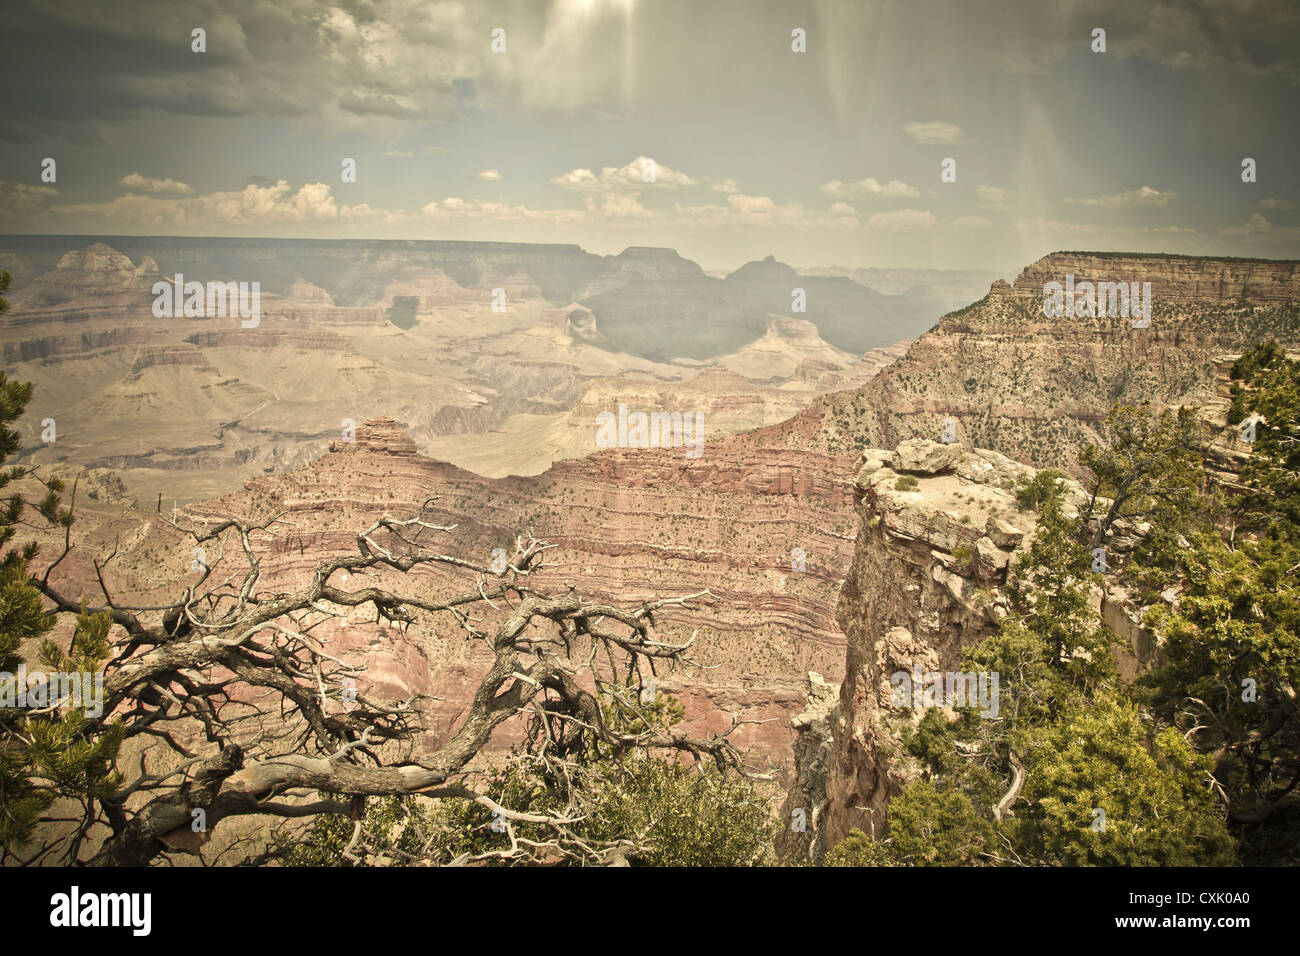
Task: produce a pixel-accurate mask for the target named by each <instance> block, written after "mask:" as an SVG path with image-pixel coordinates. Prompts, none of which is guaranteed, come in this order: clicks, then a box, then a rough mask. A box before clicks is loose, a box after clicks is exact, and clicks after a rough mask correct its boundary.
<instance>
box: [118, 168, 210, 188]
mask: <svg viewBox="0 0 1300 956" xmlns="http://www.w3.org/2000/svg"><path fill="white" fill-rule="evenodd" d="M117 184H118V185H119V186H127V187H129V188H131V189H143V190H146V191H147V192H151V193H192V192H194V190H193V189H191V188H190V187H189V186H187V185H185V184H184V183H182V182H177V181H176V180H175V179H150V178H149V177H147V176H141V175H140V174H139V173H128V174H127V175H125V176H123V177H122V178H121V179H119V180H118V181H117Z"/></svg>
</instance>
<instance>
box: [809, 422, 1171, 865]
mask: <svg viewBox="0 0 1300 956" xmlns="http://www.w3.org/2000/svg"><path fill="white" fill-rule="evenodd" d="M1036 474H1037V472H1036V470H1035V469H1034V468H1032V467H1030V466H1027V465H1023V464H1020V463H1018V462H1015V461H1013V460H1012V459H1010V458H1008V457H1007V456H1005V455H1002V454H1000V453H998V452H996V451H991V450H988V449H984V448H963V447H962V446H961V445H960V444H959V443H952V444H943V443H940V442H935V441H931V440H928V439H914V440H911V441H906V442H903V443H901V444H900V445H899V447H898V448H897V449H894V450H888V449H882V448H868V449H866V450H864V451H863V453H862V457H861V459H860V462H859V466H858V469H857V475H856V477H855V479H854V485H855V488H856V510H857V512H858V515H859V517H860V518H861V525H860V528H859V531H858V537H857V543H856V546H855V550H854V555H853V562H852V564H851V566H850V568H849V571H848V574H847V576H846V577H845V580H844V585H843V587H842V589H841V591H840V601H839V606H838V608H837V609H836V620H837V621H838V623H839V625H840V628H841V630H843V632H844V634H845V636H846V637H847V639H848V648H847V653H846V657H845V676H844V682H843V685H842V688H841V693H840V702H839V709H838V711H837V713H836V714H835V715H834V717H833V719H830V720H829V724H830V726H831V727H832V728H833V734H834V741H833V744H832V747H831V754H830V760H829V769H828V771H827V778H826V803H825V805H824V808H823V810H822V813H821V815H820V818H819V830H818V833H817V837H816V839H817V846H816V847H814V848H813V851H814V854H817V853H820V852H822V851H824V850H826V849H829V848H830V847H833V846H834V845H835V844H836V843H837V842H839V841H840V840H842V839H843V838H844V837H845V836H847V835H848V832H849V830H850V829H852V828H857V829H861V830H863V831H864V832H866V833H869V834H871V833H874V834H875V835H876V836H880V835H881V834H882V833H883V832H884V831H883V829H882V827H883V824H884V823H885V819H886V814H887V812H888V804H889V801H890V800H891V799H892V798H893V797H894V796H896V795H897V794H898V792H899V791H900V790H901V789H902V787H903V786H905V785H906V784H907V783H908V782H909V781H910V779H911V777H910V776H909V775H910V774H911V773H912V770H911V769H909V768H910V764H909V763H908V762H907V761H906V760H902V759H899V758H898V756H897V755H898V754H899V753H900V752H901V739H902V734H903V732H904V730H905V727H906V726H907V725H908V723H909V722H910V721H914V720H916V719H919V717H920V711H913V710H912V709H911V708H908V707H899V706H895V704H894V701H893V695H894V690H895V685H894V683H893V681H892V678H893V676H894V675H897V674H899V673H905V674H909V675H910V674H915V673H918V672H919V673H927V674H928V673H934V672H941V673H962V672H965V671H967V668H966V667H965V666H964V665H963V653H964V652H965V651H966V650H967V649H968V648H970V647H972V646H973V645H975V644H978V643H979V642H980V641H982V640H984V639H985V638H987V637H989V636H990V635H992V634H994V633H995V632H996V631H997V630H998V627H999V622H1000V621H1001V620H1002V619H1003V618H1004V617H1006V616H1007V614H1009V613H1011V606H1010V601H1009V595H1008V592H1007V585H1008V584H1009V583H1010V584H1013V583H1015V580H1014V575H1015V568H1014V566H1013V565H1014V562H1015V561H1016V559H1017V557H1018V556H1019V555H1020V554H1022V553H1023V552H1024V551H1025V550H1026V549H1027V548H1028V547H1029V546H1030V545H1031V544H1032V541H1033V537H1034V533H1035V531H1036V528H1037V519H1038V515H1037V513H1036V512H1034V511H1033V510H1031V509H1022V508H1021V507H1020V505H1019V503H1018V501H1017V498H1016V489H1017V482H1018V480H1019V479H1021V478H1024V479H1032V478H1033V476H1034V475H1036ZM1062 481H1063V483H1064V491H1065V499H1064V502H1063V511H1064V513H1065V514H1066V515H1067V516H1073V515H1077V514H1078V513H1079V509H1080V508H1081V507H1084V506H1085V504H1086V502H1087V500H1088V498H1087V495H1086V494H1085V492H1084V489H1083V488H1082V487H1081V486H1080V485H1079V484H1078V483H1077V482H1075V481H1073V480H1071V479H1069V478H1063V479H1062ZM1105 504H1106V503H1105V502H1101V505H1102V507H1105ZM1141 531H1142V529H1141V528H1140V527H1136V528H1135V527H1133V526H1131V525H1128V524H1127V523H1126V522H1116V526H1114V527H1113V528H1112V533H1111V535H1110V536H1109V537H1108V538H1107V539H1106V548H1107V551H1108V556H1111V557H1113V558H1115V559H1116V565H1115V567H1114V568H1112V570H1122V562H1123V557H1124V551H1125V550H1127V549H1130V548H1131V547H1132V546H1133V545H1134V544H1135V543H1136V539H1135V537H1134V536H1135V535H1138V534H1140V533H1141ZM1112 548H1113V549H1115V552H1114V553H1113V554H1112V553H1111V549H1112ZM1093 608H1094V610H1095V611H1096V613H1097V614H1098V616H1099V619H1100V620H1103V621H1105V623H1106V624H1108V625H1109V626H1110V627H1111V628H1112V630H1114V631H1115V632H1116V633H1117V634H1118V635H1119V636H1120V637H1121V639H1122V640H1123V641H1126V642H1127V643H1128V648H1127V649H1125V648H1124V647H1123V646H1122V645H1121V646H1120V647H1119V648H1117V649H1116V658H1117V662H1118V663H1119V665H1120V671H1121V675H1123V676H1131V675H1132V674H1133V673H1134V672H1135V671H1136V670H1137V669H1138V668H1139V667H1141V666H1143V665H1145V664H1147V663H1149V662H1151V661H1152V660H1153V659H1155V656H1156V654H1157V650H1156V648H1155V642H1154V639H1153V638H1152V637H1151V635H1150V634H1149V633H1147V632H1145V631H1143V630H1142V629H1141V628H1140V626H1139V625H1138V623H1137V622H1138V621H1139V620H1141V610H1142V609H1140V608H1135V607H1133V606H1132V603H1131V601H1130V600H1129V596H1128V594H1127V593H1126V592H1125V590H1124V588H1123V586H1122V584H1121V583H1120V582H1119V581H1118V580H1117V576H1116V575H1107V576H1106V579H1105V582H1104V584H1103V585H1102V586H1100V587H1098V588H1096V589H1095V590H1094V592H1093ZM994 694H996V691H994Z"/></svg>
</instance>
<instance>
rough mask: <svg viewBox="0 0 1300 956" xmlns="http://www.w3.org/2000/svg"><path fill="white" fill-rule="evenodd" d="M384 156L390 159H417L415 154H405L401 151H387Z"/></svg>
mask: <svg viewBox="0 0 1300 956" xmlns="http://www.w3.org/2000/svg"><path fill="white" fill-rule="evenodd" d="M384 155H385V156H387V157H388V158H389V159H415V154H414V153H407V152H403V151H402V150H400V149H389V150H385V151H384Z"/></svg>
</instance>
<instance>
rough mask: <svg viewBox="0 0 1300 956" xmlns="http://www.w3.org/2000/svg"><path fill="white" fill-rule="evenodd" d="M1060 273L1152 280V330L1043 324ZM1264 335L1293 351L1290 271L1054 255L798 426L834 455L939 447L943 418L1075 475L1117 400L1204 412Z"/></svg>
mask: <svg viewBox="0 0 1300 956" xmlns="http://www.w3.org/2000/svg"><path fill="white" fill-rule="evenodd" d="M1067 275H1073V276H1074V280H1075V282H1079V281H1083V280H1088V281H1092V282H1102V281H1106V282H1110V281H1115V282H1139V283H1140V282H1150V284H1151V299H1152V315H1151V323H1150V327H1148V328H1133V327H1132V319H1131V318H1124V317H1116V318H1110V317H1104V318H1087V317H1082V318H1080V317H1067V318H1048V317H1046V316H1045V315H1044V314H1043V301H1044V294H1043V286H1044V285H1045V284H1046V283H1048V282H1062V283H1064V282H1065V280H1066V276H1067ZM1269 338H1276V339H1277V340H1278V341H1279V342H1281V343H1282V344H1283V345H1284V346H1287V347H1290V348H1296V347H1300V263H1297V262H1293V261H1264V260H1241V259H1210V258H1190V257H1178V256H1137V255H1101V254H1095V253H1053V254H1052V255H1049V256H1045V257H1044V258H1043V259H1040V260H1039V261H1038V262H1035V263H1033V264H1032V265H1030V266H1029V267H1028V268H1026V269H1025V270H1024V272H1022V273H1021V275H1020V276H1019V277H1018V278H1017V279H1016V281H1015V283H1014V284H1012V285H1008V284H1007V283H1005V282H1001V281H999V282H995V283H994V284H993V287H992V289H991V290H990V292H989V293H988V295H986V296H985V297H984V298H983V299H981V300H980V301H979V302H976V303H974V304H972V305H970V306H968V307H966V308H964V309H961V310H959V311H957V312H953V313H950V314H949V315H947V316H945V317H944V318H943V319H942V320H941V321H940V322H939V324H938V325H937V326H935V327H934V328H933V329H931V330H930V331H929V332H927V333H926V334H925V335H923V336H921V337H920V338H919V339H917V340H916V342H915V343H914V344H913V346H912V348H911V349H910V350H909V351H908V353H907V355H905V356H904V357H903V358H902V359H900V360H899V361H898V362H896V363H894V364H893V365H892V366H890V367H889V368H888V369H886V370H885V371H884V372H882V373H881V374H880V375H879V376H877V377H876V378H874V379H873V380H872V381H871V382H870V383H868V384H867V385H866V386H865V387H864V388H863V389H862V390H861V391H857V392H844V393H839V394H834V395H829V396H825V397H823V398H821V399H819V400H818V401H817V402H815V403H814V404H813V405H812V406H811V407H810V408H809V409H808V410H807V411H806V412H804V413H802V415H801V418H803V419H804V420H805V421H806V422H807V423H808V429H807V435H808V437H807V439H806V443H807V444H808V445H809V446H811V447H820V448H827V449H830V450H838V449H846V448H851V447H853V443H854V442H855V441H857V442H858V443H859V445H860V444H861V443H862V442H863V440H864V439H865V442H866V443H868V444H873V445H881V446H885V447H891V448H892V447H893V446H894V445H896V444H897V443H898V442H900V441H903V440H906V439H909V438H918V437H921V438H930V439H938V438H939V437H940V435H941V432H942V428H943V421H944V419H945V418H949V417H951V418H952V419H954V420H955V421H956V423H957V424H958V430H959V432H960V435H961V437H962V439H963V440H964V441H966V442H968V443H973V444H975V445H978V446H980V447H982V448H991V449H995V450H997V451H1000V452H1002V453H1003V454H1006V455H1008V456H1010V457H1012V458H1015V459H1016V460H1018V461H1024V462H1027V463H1032V464H1034V465H1036V466H1038V467H1044V466H1049V465H1050V466H1054V467H1064V468H1073V467H1074V466H1075V464H1076V460H1077V459H1076V456H1077V449H1078V448H1079V447H1080V446H1082V445H1083V444H1085V443H1087V442H1089V441H1095V440H1096V438H1097V431H1096V425H1097V422H1098V421H1100V420H1101V419H1102V418H1103V417H1104V416H1105V415H1106V412H1107V411H1108V410H1109V408H1110V407H1111V406H1112V405H1114V404H1115V403H1117V402H1126V403H1133V404H1135V403H1138V402H1141V401H1145V400H1149V401H1151V402H1152V403H1153V404H1154V405H1156V406H1157V407H1159V406H1166V407H1172V406H1177V405H1180V404H1182V405H1191V406H1199V405H1202V404H1204V403H1205V402H1207V401H1210V400H1212V399H1213V398H1214V394H1215V388H1216V386H1215V381H1216V376H1217V373H1218V368H1217V363H1218V361H1219V359H1220V357H1221V356H1222V355H1223V354H1225V353H1229V352H1239V351H1241V350H1242V349H1243V348H1245V347H1247V346H1249V345H1250V344H1253V343H1255V342H1260V341H1264V340H1266V339H1269Z"/></svg>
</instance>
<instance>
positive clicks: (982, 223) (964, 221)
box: [949, 216, 993, 229]
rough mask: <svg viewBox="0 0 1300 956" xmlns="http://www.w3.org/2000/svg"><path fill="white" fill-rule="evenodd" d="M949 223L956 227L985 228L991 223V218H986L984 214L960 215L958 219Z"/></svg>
mask: <svg viewBox="0 0 1300 956" xmlns="http://www.w3.org/2000/svg"><path fill="white" fill-rule="evenodd" d="M949 225H951V226H953V227H954V228H956V229H987V228H989V227H990V226H992V225H993V220H992V219H986V218H985V217H984V216H962V218H960V219H954V220H953V221H952V222H951V223H949Z"/></svg>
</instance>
